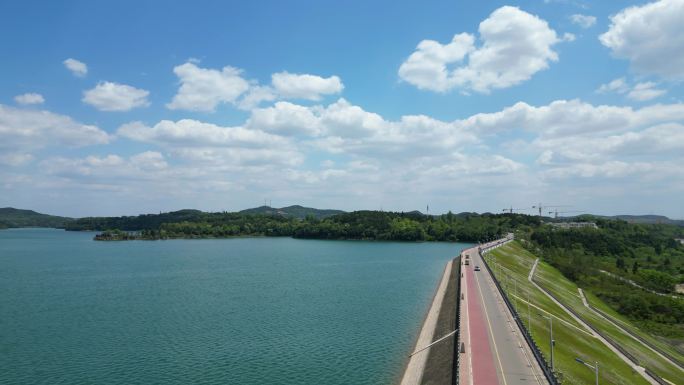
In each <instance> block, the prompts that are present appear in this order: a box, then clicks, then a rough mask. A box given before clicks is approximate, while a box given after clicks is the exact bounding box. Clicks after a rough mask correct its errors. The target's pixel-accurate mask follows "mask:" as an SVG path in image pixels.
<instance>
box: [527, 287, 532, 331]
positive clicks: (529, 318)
mask: <svg viewBox="0 0 684 385" xmlns="http://www.w3.org/2000/svg"><path fill="white" fill-rule="evenodd" d="M527 328H528V329H529V332H530V335H532V314H531V313H530V291H529V290H527Z"/></svg>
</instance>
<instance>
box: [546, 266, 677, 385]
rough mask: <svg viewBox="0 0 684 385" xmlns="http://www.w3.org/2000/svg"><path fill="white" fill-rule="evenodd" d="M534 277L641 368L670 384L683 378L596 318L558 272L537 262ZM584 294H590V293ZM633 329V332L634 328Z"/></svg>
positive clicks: (667, 365)
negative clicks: (627, 353) (620, 348)
mask: <svg viewBox="0 0 684 385" xmlns="http://www.w3.org/2000/svg"><path fill="white" fill-rule="evenodd" d="M538 277H539V278H541V279H540V280H539V281H538V283H539V284H540V285H542V286H543V287H544V288H546V289H547V290H549V291H550V292H551V293H553V295H555V296H556V297H558V298H559V299H560V300H561V301H562V302H563V303H564V304H565V305H566V306H568V307H571V308H572V309H573V310H575V311H576V312H577V313H579V314H580V315H581V316H582V319H584V321H585V322H588V323H589V324H591V325H592V326H594V327H596V328H598V329H599V330H601V331H602V332H603V333H605V334H606V335H607V336H608V337H609V338H611V339H612V340H613V341H615V342H617V343H618V344H619V345H620V346H621V347H622V348H624V349H625V350H627V352H629V353H630V354H632V355H633V356H634V357H636V359H637V360H638V362H639V364H640V365H641V366H643V367H646V368H648V369H651V370H652V371H653V372H655V373H656V374H658V375H659V376H661V377H663V378H665V379H667V380H669V381H671V382H673V383H677V381H678V380H679V379H680V378H684V371H682V370H680V369H679V368H677V367H676V366H674V365H672V364H670V363H669V362H667V361H666V360H664V359H663V358H662V357H660V356H659V355H657V354H656V353H654V352H653V351H651V350H650V349H648V348H647V347H645V346H643V345H642V344H640V343H639V342H637V341H636V340H634V339H633V338H632V337H631V336H629V335H628V334H626V333H624V332H623V331H621V330H620V329H618V328H616V327H615V326H613V325H612V324H611V323H610V322H607V321H606V320H605V319H603V318H601V317H600V316H599V315H597V314H596V313H594V312H593V311H591V310H590V309H588V308H587V307H586V306H584V304H583V303H582V299H581V298H580V297H579V295H573V294H572V292H573V291H574V293H578V291H577V286H576V285H575V284H574V283H573V282H571V281H569V280H568V279H566V278H565V277H564V276H563V275H562V274H561V273H560V272H559V271H558V270H556V269H554V268H553V267H551V266H549V265H547V264H545V263H540V265H539V267H538ZM548 281H552V282H557V283H559V285H556V286H553V285H548V284H546V282H548ZM559 287H563V288H564V289H565V290H560V289H559ZM588 294H589V295H590V293H588ZM591 300H592V304H596V303H601V302H602V301H601V300H600V299H598V298H596V297H594V296H591ZM604 307H608V306H607V305H605V304H604V306H602V307H600V308H601V309H602V310H603V309H604ZM633 328H634V329H636V327H633ZM680 383H681V382H680Z"/></svg>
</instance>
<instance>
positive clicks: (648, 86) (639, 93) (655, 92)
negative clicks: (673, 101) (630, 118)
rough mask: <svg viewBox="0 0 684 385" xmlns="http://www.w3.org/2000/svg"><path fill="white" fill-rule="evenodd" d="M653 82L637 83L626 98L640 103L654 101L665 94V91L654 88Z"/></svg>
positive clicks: (655, 85)
mask: <svg viewBox="0 0 684 385" xmlns="http://www.w3.org/2000/svg"><path fill="white" fill-rule="evenodd" d="M656 87H657V84H656V83H654V82H643V83H637V84H636V85H635V86H634V88H632V90H631V91H629V93H628V94H627V97H628V98H630V99H632V100H637V101H640V102H643V101H647V100H651V99H655V98H657V97H660V96H663V95H665V94H666V93H667V91H666V90H663V89H658V88H656Z"/></svg>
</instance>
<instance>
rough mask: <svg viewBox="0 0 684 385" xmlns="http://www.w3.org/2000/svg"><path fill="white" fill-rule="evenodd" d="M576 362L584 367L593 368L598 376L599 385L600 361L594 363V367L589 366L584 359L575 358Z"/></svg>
mask: <svg viewBox="0 0 684 385" xmlns="http://www.w3.org/2000/svg"><path fill="white" fill-rule="evenodd" d="M575 361H577V362H579V363H580V364H582V365H584V366H586V367H588V368H591V369H593V370H594V373H595V374H596V385H598V378H599V375H598V372H599V365H598V361H594V365H593V366H592V365H589V363H588V362H585V361H584V360H583V359H581V358H579V357H576V358H575Z"/></svg>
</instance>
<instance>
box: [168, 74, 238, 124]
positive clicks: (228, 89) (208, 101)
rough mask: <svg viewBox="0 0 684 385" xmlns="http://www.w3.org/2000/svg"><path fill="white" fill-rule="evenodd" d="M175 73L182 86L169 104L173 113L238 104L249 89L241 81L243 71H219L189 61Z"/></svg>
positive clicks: (212, 109) (211, 109) (208, 109)
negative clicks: (225, 104) (224, 104)
mask: <svg viewBox="0 0 684 385" xmlns="http://www.w3.org/2000/svg"><path fill="white" fill-rule="evenodd" d="M173 72H174V73H175V74H176V76H178V78H179V79H180V83H181V86H180V88H179V89H178V93H177V94H176V95H175V96H174V97H173V100H172V101H171V103H169V104H167V105H166V107H167V108H169V109H172V110H190V111H207V112H211V111H214V110H215V109H216V106H217V105H219V104H220V103H235V101H236V100H237V98H238V97H239V96H240V95H242V94H243V93H245V92H246V91H247V90H248V89H249V87H250V85H249V82H248V81H247V80H245V79H244V78H242V76H241V72H242V71H241V70H239V69H237V68H234V67H230V66H225V67H223V68H222V69H221V70H220V71H219V70H216V69H210V68H200V67H198V66H197V65H196V64H195V63H193V62H187V63H185V64H181V65H179V66H176V67H175V68H174V69H173Z"/></svg>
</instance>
